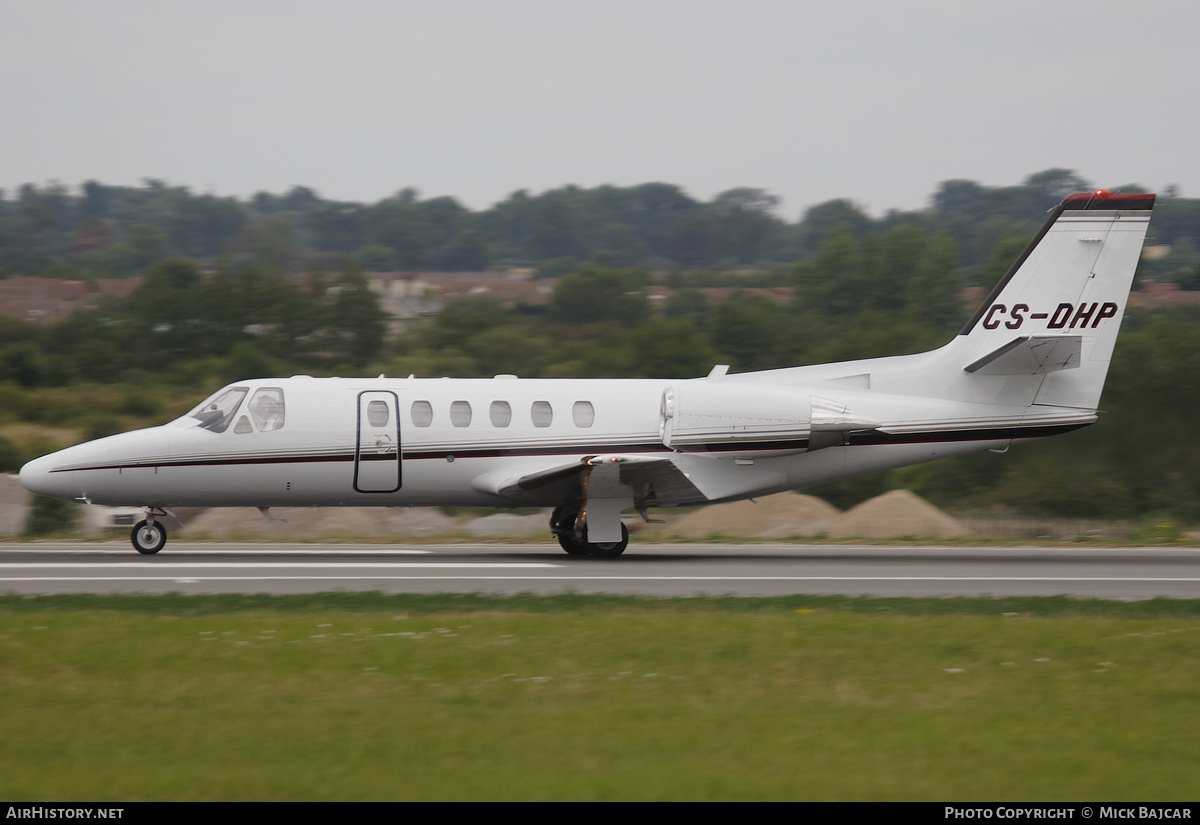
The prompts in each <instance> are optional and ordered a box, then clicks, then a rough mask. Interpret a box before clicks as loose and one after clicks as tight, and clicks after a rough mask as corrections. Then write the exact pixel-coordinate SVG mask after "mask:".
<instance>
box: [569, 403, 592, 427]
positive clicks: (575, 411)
mask: <svg viewBox="0 0 1200 825" xmlns="http://www.w3.org/2000/svg"><path fill="white" fill-rule="evenodd" d="M571 417H572V418H573V419H575V426H576V427H590V426H592V422H594V421H595V420H596V411H595V410H594V409H593V408H592V402H591V401H576V402H575V406H573V407H571Z"/></svg>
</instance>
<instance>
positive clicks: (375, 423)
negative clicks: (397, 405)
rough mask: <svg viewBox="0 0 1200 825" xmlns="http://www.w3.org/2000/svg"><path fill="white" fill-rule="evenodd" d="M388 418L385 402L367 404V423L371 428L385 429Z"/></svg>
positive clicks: (388, 413)
mask: <svg viewBox="0 0 1200 825" xmlns="http://www.w3.org/2000/svg"><path fill="white" fill-rule="evenodd" d="M390 417H391V413H390V412H389V410H388V404H387V402H386V401H372V402H370V403H369V404H367V423H368V424H370V425H371V426H372V427H386V426H387V423H388V419H389V418H390Z"/></svg>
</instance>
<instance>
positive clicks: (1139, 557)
mask: <svg viewBox="0 0 1200 825" xmlns="http://www.w3.org/2000/svg"><path fill="white" fill-rule="evenodd" d="M337 590H343V591H355V590H359V591H381V592H385V593H446V592H455V593H474V592H480V593H507V594H511V593H565V592H575V593H618V594H639V595H651V596H692V595H734V596H781V595H790V594H797V593H813V594H842V595H855V596H857V595H869V596H892V597H897V596H1050V595H1069V596H1076V597H1092V598H1103V599H1122V600H1131V599H1149V598H1154V597H1156V596H1165V597H1170V598H1180V599H1186V598H1193V599H1194V598H1200V549H1197V548H1156V547H1116V548H1093V547H1086V548H1075V547H1034V546H1030V547H1003V548H998V547H988V546H976V547H967V546H953V547H943V546H932V545H929V546H871V545H819V544H811V545H810V544H631V545H630V547H629V549H628V550H627V551H626V552H625V555H624V556H622V557H621V558H619V559H615V560H600V559H590V558H576V557H573V556H568V555H566V554H565V553H563V552H561V551H560V550H559V549H558V548H557V547H556V546H554V545H551V544H438V545H431V544H424V545H405V544H394V545H352V544H244V543H208V542H203V543H201V542H182V541H175V542H172V543H171V544H170V545H168V546H167V548H166V549H165V550H163V551H162V552H161V553H160V554H158V555H156V556H140V555H138V554H137V553H135V552H134V551H133V549H132V548H131V547H130V546H129V544H128V542H124V541H121V542H116V541H113V542H79V543H50V542H36V543H28V544H19V543H14V544H0V592H7V593H18V594H41V593H169V592H176V593H313V592H325V591H337Z"/></svg>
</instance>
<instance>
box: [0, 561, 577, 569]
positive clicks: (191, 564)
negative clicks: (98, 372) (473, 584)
mask: <svg viewBox="0 0 1200 825" xmlns="http://www.w3.org/2000/svg"><path fill="white" fill-rule="evenodd" d="M561 566H562V565H560V564H550V563H548V562H458V561H340V562H339V561H314V562H300V563H289V564H286V565H285V564H281V563H280V562H277V561H235V562H219V561H169V562H168V561H161V562H153V561H117V562H111V561H110V562H74V561H51V562H0V570H22V569H36V570H45V569H54V570H113V569H122V568H129V567H137V568H144V569H147V570H176V569H188V570H195V569H212V570H229V569H244V568H256V567H269V568H279V567H287V568H289V569H291V568H297V567H299V568H305V569H314V570H340V569H347V568H350V569H357V568H372V569H384V570H386V569H391V568H396V567H416V568H425V569H439V570H440V569H443V568H492V567H500V568H514V567H561Z"/></svg>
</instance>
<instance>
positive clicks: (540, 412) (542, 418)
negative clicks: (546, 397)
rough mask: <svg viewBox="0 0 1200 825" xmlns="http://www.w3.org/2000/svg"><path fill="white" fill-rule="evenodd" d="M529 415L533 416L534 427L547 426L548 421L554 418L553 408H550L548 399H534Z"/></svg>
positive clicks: (548, 424)
mask: <svg viewBox="0 0 1200 825" xmlns="http://www.w3.org/2000/svg"><path fill="white" fill-rule="evenodd" d="M529 415H530V417H531V418H533V426H535V427H549V426H550V422H551V421H553V420H554V410H553V409H551V408H550V402H549V401H534V402H533V406H532V407H530V409H529Z"/></svg>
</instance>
